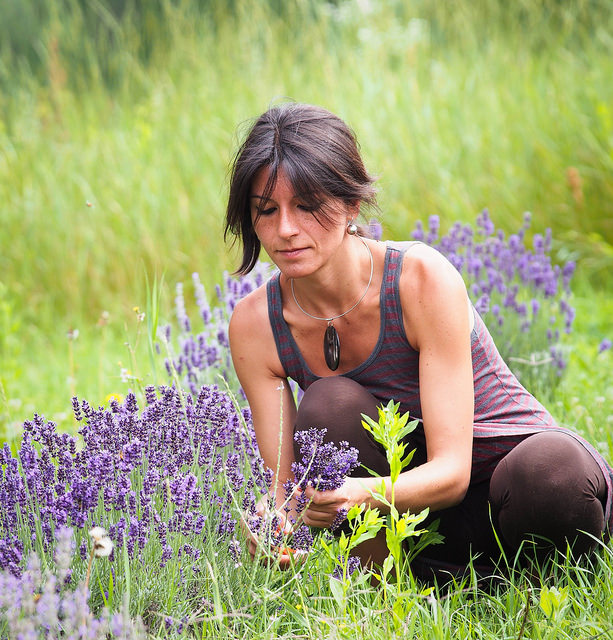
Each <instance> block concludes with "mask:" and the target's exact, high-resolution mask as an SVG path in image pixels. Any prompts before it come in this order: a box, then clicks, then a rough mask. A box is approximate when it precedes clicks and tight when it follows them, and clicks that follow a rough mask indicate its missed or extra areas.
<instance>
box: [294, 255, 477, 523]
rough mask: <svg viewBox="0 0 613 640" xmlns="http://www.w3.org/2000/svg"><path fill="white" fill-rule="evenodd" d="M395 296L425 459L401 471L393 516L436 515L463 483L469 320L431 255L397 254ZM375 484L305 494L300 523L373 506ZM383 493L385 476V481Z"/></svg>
mask: <svg viewBox="0 0 613 640" xmlns="http://www.w3.org/2000/svg"><path fill="white" fill-rule="evenodd" d="M400 297H401V303H402V308H403V318H404V324H405V330H406V333H407V337H408V339H409V342H410V343H411V345H412V346H413V347H414V348H415V349H417V350H418V351H419V354H420V355H419V390H420V399H421V409H422V416H423V425H424V432H425V436H426V447H427V461H426V462H425V463H424V464H422V465H420V466H418V467H414V468H412V469H410V470H408V471H405V472H403V473H402V474H401V475H400V477H399V479H398V481H397V483H396V488H395V501H396V506H397V508H398V509H399V510H401V511H406V510H410V511H411V512H414V513H415V512H419V511H421V510H422V509H423V508H425V507H430V509H431V510H438V509H443V508H446V507H450V506H453V505H455V504H457V503H458V502H460V501H461V500H462V498H463V497H464V494H465V493H466V489H467V488H468V483H469V480H470V472H471V462H472V438H473V416H474V388H473V387H474V384H473V371H472V357H471V345H470V332H471V330H472V320H471V319H472V314H471V312H470V304H469V301H468V296H467V294H466V288H465V286H464V283H463V281H462V278H461V276H460V275H459V273H458V272H457V271H456V270H455V268H454V267H453V266H452V265H451V264H450V263H449V262H448V261H447V260H446V259H445V258H444V257H443V256H442V255H440V254H439V253H438V252H437V251H435V250H433V249H430V248H429V247H426V246H423V245H418V246H416V247H414V248H413V249H412V250H411V251H410V253H409V254H408V255H407V256H405V260H404V264H403V273H402V276H401V281H400ZM379 482H380V481H379V480H376V479H374V478H363V479H360V478H350V479H348V480H347V481H346V482H345V484H344V485H343V487H341V488H340V489H338V490H336V491H327V492H317V491H311V490H309V491H308V496H309V497H311V498H312V503H311V505H310V507H309V509H308V510H307V512H306V516H305V522H307V524H311V525H312V526H321V527H326V526H329V525H330V524H331V522H332V519H333V518H334V515H335V513H336V511H337V510H338V509H339V508H349V507H351V506H352V505H353V504H356V503H363V502H366V503H369V504H371V505H372V506H379V507H381V505H378V504H376V503H375V501H374V500H373V499H372V498H371V497H370V494H369V489H373V488H374V486H375V484H379ZM386 484H387V487H388V496H387V497H388V498H389V497H390V494H389V484H390V483H389V478H386Z"/></svg>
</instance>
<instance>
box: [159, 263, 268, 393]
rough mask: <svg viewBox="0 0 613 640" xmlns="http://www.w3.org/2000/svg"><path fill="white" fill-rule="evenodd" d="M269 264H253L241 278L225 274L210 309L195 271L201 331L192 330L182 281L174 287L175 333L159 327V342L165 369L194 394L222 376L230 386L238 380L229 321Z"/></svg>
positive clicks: (234, 386) (167, 327) (196, 297)
mask: <svg viewBox="0 0 613 640" xmlns="http://www.w3.org/2000/svg"><path fill="white" fill-rule="evenodd" d="M272 272H273V269H272V268H271V266H270V264H268V263H264V262H258V263H256V266H255V268H254V269H253V271H251V272H250V273H249V274H248V275H246V276H243V277H242V278H240V279H238V278H233V277H231V276H230V275H229V274H228V272H227V271H226V272H225V273H224V286H223V288H222V287H221V286H219V285H217V286H216V288H215V290H216V294H217V302H218V304H217V305H215V306H213V308H211V306H210V304H209V301H208V298H207V294H206V290H205V288H204V286H203V285H202V282H201V281H200V277H199V275H198V274H197V273H194V274H193V275H192V282H193V286H194V293H195V299H196V306H197V309H198V315H199V322H201V323H202V325H201V328H200V330H197V331H194V329H193V327H194V324H193V323H192V320H191V319H190V317H189V314H188V313H187V311H186V303H185V296H184V288H183V283H178V284H177V286H176V297H175V314H176V320H177V326H178V331H177V335H176V336H174V335H173V331H172V327H171V325H170V324H168V325H166V326H165V327H164V328H163V329H161V331H160V334H161V338H162V342H163V343H164V344H165V345H166V347H167V348H166V349H165V350H164V351H165V352H164V355H166V356H167V358H166V362H165V365H166V370H167V372H168V375H169V376H170V377H171V378H172V377H173V375H174V373H175V372H176V374H177V375H178V376H179V378H180V380H181V384H182V386H183V387H184V388H187V389H189V390H190V391H191V393H192V394H193V395H197V393H198V389H199V388H200V387H201V385H203V384H212V383H215V382H217V381H218V380H217V378H218V376H220V375H221V376H222V377H223V378H224V379H225V380H226V381H227V382H228V383H229V384H230V385H231V386H232V388H237V389H238V383H237V381H236V376H235V374H234V369H233V367H232V362H231V357H230V345H229V341H228V323H229V320H230V316H231V315H232V311H233V310H234V307H235V305H236V303H237V302H238V301H239V300H240V299H241V298H243V297H245V296H246V295H247V294H249V293H251V291H253V290H254V289H256V288H257V287H259V286H261V285H262V284H263V283H264V282H265V281H266V280H267V279H268V277H269V276H270V275H271V274H272Z"/></svg>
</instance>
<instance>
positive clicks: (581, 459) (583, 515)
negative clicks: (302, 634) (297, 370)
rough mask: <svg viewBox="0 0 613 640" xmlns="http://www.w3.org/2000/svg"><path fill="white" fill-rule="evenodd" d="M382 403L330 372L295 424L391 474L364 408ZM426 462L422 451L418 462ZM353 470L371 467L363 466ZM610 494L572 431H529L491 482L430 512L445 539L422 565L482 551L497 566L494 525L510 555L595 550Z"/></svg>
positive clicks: (454, 563)
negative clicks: (320, 433)
mask: <svg viewBox="0 0 613 640" xmlns="http://www.w3.org/2000/svg"><path fill="white" fill-rule="evenodd" d="M377 404H378V403H377V400H376V399H375V398H374V397H373V396H372V395H371V394H370V393H369V392H368V391H367V390H366V389H364V388H363V387H362V386H361V385H359V384H358V383H357V382H355V381H353V380H351V379H349V378H344V377H342V376H335V377H331V378H322V379H320V380H317V381H316V382H315V383H313V384H312V385H311V386H310V387H309V388H308V389H307V391H306V392H305V394H304V396H303V398H302V401H301V403H300V406H299V408H298V417H297V421H296V426H295V430H296V431H301V430H304V429H308V428H309V427H317V428H320V429H321V428H326V429H327V430H328V432H327V434H326V440H327V441H332V442H339V441H341V440H346V441H348V442H349V444H350V445H351V446H354V447H355V448H356V449H358V451H359V452H360V455H359V459H360V462H361V463H362V464H363V465H364V466H366V467H368V468H369V469H372V470H373V471H376V472H377V473H378V474H379V475H382V476H384V475H388V474H389V467H388V464H387V460H386V458H385V453H384V451H383V449H382V447H381V446H380V445H379V444H377V443H376V442H375V441H374V440H373V439H372V437H371V436H370V434H369V433H368V432H367V431H366V430H365V429H364V428H363V427H362V426H361V414H362V413H365V414H367V415H369V416H371V417H372V418H374V419H377ZM409 440H410V434H409ZM409 446H411V445H410V443H409ZM411 448H412V447H411ZM409 450H410V449H409ZM295 453H296V455H298V452H297V451H296V452H295ZM425 460H426V454H425V451H424V450H423V449H422V450H420V449H418V450H417V451H416V453H415V456H414V458H413V463H412V464H421V463H423V462H425ZM353 475H354V476H356V477H359V476H366V475H367V473H366V472H364V471H363V470H362V469H360V468H359V467H358V469H357V470H356V471H355V472H354V473H353ZM606 492H607V488H606V484H605V480H604V477H603V475H602V472H601V470H600V468H599V466H598V464H597V463H596V461H595V460H594V458H593V457H592V456H591V455H590V453H589V452H588V451H587V450H586V449H585V448H584V447H583V446H582V445H581V444H580V443H579V442H578V441H577V440H576V439H575V438H573V437H572V436H571V435H569V434H567V433H564V432H561V431H547V432H539V433H536V434H534V435H531V436H528V437H527V438H526V439H525V440H524V441H523V442H521V443H520V444H518V445H517V446H516V447H515V448H514V449H513V450H512V451H511V452H510V453H508V454H507V455H506V456H505V457H504V458H502V460H501V461H500V462H499V463H498V465H497V466H496V468H495V470H494V473H493V474H492V477H491V479H490V480H489V481H485V482H481V483H476V484H471V485H470V487H469V489H468V491H467V493H466V496H465V498H464V499H463V500H462V502H461V503H459V504H458V505H456V506H454V507H450V508H448V509H443V510H440V511H438V512H433V513H432V514H431V515H430V517H429V520H430V521H432V520H435V519H439V521H440V524H439V529H438V530H439V532H440V533H441V534H442V535H443V536H444V537H445V539H444V543H443V544H441V545H436V546H432V547H429V548H427V549H426V550H425V551H424V552H423V554H422V555H423V556H426V557H424V558H421V559H418V560H417V564H418V565H421V566H422V569H423V566H424V565H429V566H430V569H431V570H432V571H435V572H436V568H437V567H438V568H440V569H441V570H453V569H454V568H455V569H460V568H463V567H465V566H466V565H467V563H468V562H469V560H470V557H471V554H472V555H473V556H475V555H476V554H478V556H479V557H478V559H477V560H476V561H475V563H476V564H477V565H479V564H482V565H483V567H484V569H485V568H487V567H491V566H492V565H493V564H496V563H497V562H498V561H499V559H500V555H501V553H500V546H499V544H498V543H497V541H496V536H495V535H494V529H495V530H496V533H497V535H498V538H499V539H500V540H501V543H502V545H503V549H504V551H505V554H506V556H507V559H510V561H513V559H514V556H515V554H516V553H517V552H518V550H520V549H521V553H520V555H522V554H524V555H530V554H532V555H534V553H536V555H537V558H540V557H543V556H544V555H547V554H548V553H549V552H550V551H551V550H552V549H553V548H558V549H562V550H565V549H566V544H567V542H568V543H569V544H570V545H571V547H572V550H573V552H574V553H575V554H576V555H580V554H582V553H587V552H590V551H591V550H593V548H594V547H595V546H596V544H597V543H596V541H595V540H594V538H592V537H590V536H594V537H595V538H600V537H601V536H602V534H603V531H604V528H605V521H604V504H605V501H606ZM583 532H586V533H587V534H590V535H585V533H583ZM426 568H427V567H426Z"/></svg>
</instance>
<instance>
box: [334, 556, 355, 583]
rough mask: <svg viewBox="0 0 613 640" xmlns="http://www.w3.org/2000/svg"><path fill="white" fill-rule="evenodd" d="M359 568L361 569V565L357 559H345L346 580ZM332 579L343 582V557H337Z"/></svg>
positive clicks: (351, 557)
mask: <svg viewBox="0 0 613 640" xmlns="http://www.w3.org/2000/svg"><path fill="white" fill-rule="evenodd" d="M361 567H362V564H361V562H360V558H359V557H357V556H349V558H348V559H347V570H346V575H345V577H346V578H348V577H349V576H351V575H352V574H353V573H354V572H355V571H358V570H359V569H360V568H361ZM332 577H333V578H335V579H336V580H343V557H342V556H339V558H338V564H337V565H336V567H335V568H334V571H333V572H332Z"/></svg>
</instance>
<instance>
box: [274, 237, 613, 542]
mask: <svg viewBox="0 0 613 640" xmlns="http://www.w3.org/2000/svg"><path fill="white" fill-rule="evenodd" d="M410 244H412V243H407V242H404V243H388V244H387V251H386V255H385V263H384V271H383V282H382V284H381V294H380V306H381V316H380V323H381V328H380V332H379V338H378V340H377V344H376V345H375V348H374V349H373V351H372V353H371V354H370V356H369V357H368V358H367V359H366V360H365V361H364V362H363V363H362V364H361V365H359V366H358V367H356V368H355V369H352V370H351V371H348V372H347V373H343V374H341V375H343V376H346V377H348V378H351V379H353V380H355V381H356V382H358V383H360V384H361V385H362V386H363V387H365V388H366V389H368V391H370V392H371V393H372V394H373V396H375V398H377V400H380V401H381V402H382V403H387V402H388V401H389V400H394V402H399V403H400V411H401V412H403V413H405V412H407V411H408V412H409V415H410V417H411V418H412V419H418V420H419V421H420V422H419V424H418V426H417V428H416V430H415V431H414V432H413V433H412V434H411V443H412V446H416V447H417V452H416V457H415V459H416V460H417V459H420V458H421V459H422V460H425V444H426V443H425V435H424V430H423V425H422V423H421V419H422V412H421V403H420V398H419V352H418V351H416V350H415V349H413V347H411V345H410V344H409V341H408V340H407V337H406V334H405V331H404V324H403V320H402V308H401V304H400V292H399V281H400V274H401V271H402V261H403V257H404V253H405V251H406V249H407V248H408V247H409V246H410ZM267 296H268V314H269V319H270V323H271V326H272V330H273V334H274V338H275V343H276V346H277V352H278V354H279V359H280V361H281V365H282V366H283V369H284V371H285V373H286V375H287V377H288V378H291V379H293V380H295V381H296V383H297V384H298V386H299V387H300V388H301V389H303V390H304V389H307V388H308V387H309V386H310V385H311V384H312V383H313V382H315V380H318V379H319V376H316V375H315V374H314V373H313V372H312V371H311V370H310V369H309V367H308V365H307V364H306V362H305V360H304V358H303V357H302V354H301V353H300V350H299V348H298V345H297V344H296V342H295V340H294V338H293V336H292V334H291V331H290V329H289V327H288V325H287V323H286V322H285V320H284V319H283V308H282V299H281V289H280V287H279V274H278V273H276V274H275V275H274V276H273V277H272V278H271V279H270V280H269V281H268V283H267ZM473 313H474V319H475V322H474V327H473V330H472V333H471V351H472V364H473V379H474V393H475V409H474V428H473V454H472V455H473V460H472V471H471V484H474V483H477V482H481V481H484V480H488V479H489V478H490V477H491V475H492V473H493V471H494V469H495V468H496V465H497V464H498V462H499V461H500V460H501V459H502V458H503V457H504V456H505V455H506V454H507V453H508V452H509V451H511V450H512V449H513V447H515V446H516V445H518V444H519V443H520V442H522V440H524V439H525V438H527V437H528V436H529V435H531V434H533V433H537V432H539V431H544V430H546V429H555V430H559V431H564V432H567V433H568V434H569V435H571V436H572V437H574V438H575V439H576V440H578V441H579V442H580V443H581V444H582V445H583V446H584V447H585V448H586V449H587V450H588V451H589V452H590V454H591V455H592V457H593V458H594V459H595V460H596V462H597V463H598V465H599V467H600V469H601V471H602V473H603V476H604V478H605V481H606V484H607V501H606V506H605V521H606V522H608V523H609V529H610V530H613V512H612V509H611V503H612V498H613V470H612V469H611V467H610V466H609V465H608V464H607V463H606V461H605V460H604V459H603V458H602V456H601V455H600V454H599V453H598V452H597V451H596V450H595V449H594V448H593V447H592V446H591V445H590V444H589V443H588V442H587V441H585V440H584V439H583V438H581V437H580V436H578V435H577V434H575V433H574V432H572V431H570V430H568V429H563V428H562V427H559V426H558V425H557V424H556V423H555V421H554V419H553V417H552V416H551V415H550V414H549V412H548V411H547V410H546V409H545V408H544V407H543V405H541V404H540V403H539V402H538V401H537V400H536V399H535V398H534V397H533V396H532V395H531V394H530V393H529V392H528V391H527V390H526V389H524V387H523V386H522V385H521V384H520V383H519V381H518V380H517V378H516V377H515V375H514V374H513V373H512V372H511V370H510V369H509V367H508V366H507V365H506V363H505V362H504V360H503V359H502V357H501V356H500V354H499V352H498V349H497V348H496V345H495V344H494V341H493V339H492V337H491V335H490V333H489V331H488V330H487V328H486V326H485V323H484V322H483V320H482V319H481V317H480V316H479V314H478V313H477V311H476V310H474V308H473ZM420 453H421V455H420Z"/></svg>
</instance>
